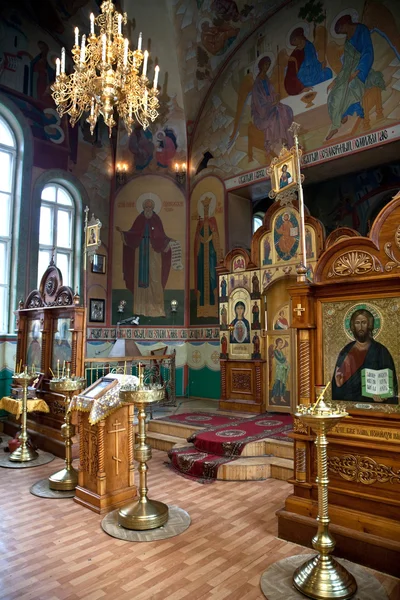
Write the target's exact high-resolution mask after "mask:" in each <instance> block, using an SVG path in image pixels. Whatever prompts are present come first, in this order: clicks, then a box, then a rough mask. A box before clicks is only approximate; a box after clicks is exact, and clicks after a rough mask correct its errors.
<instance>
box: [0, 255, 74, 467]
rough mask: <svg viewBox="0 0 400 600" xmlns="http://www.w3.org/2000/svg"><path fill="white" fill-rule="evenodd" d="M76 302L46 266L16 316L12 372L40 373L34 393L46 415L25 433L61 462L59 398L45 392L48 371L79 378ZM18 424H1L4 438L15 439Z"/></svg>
mask: <svg viewBox="0 0 400 600" xmlns="http://www.w3.org/2000/svg"><path fill="white" fill-rule="evenodd" d="M79 301H80V299H79V296H77V295H74V292H73V290H72V288H70V287H68V286H64V285H63V280H62V273H61V271H60V270H59V269H58V268H57V267H56V265H55V264H54V262H53V261H52V262H51V263H50V265H49V267H48V268H47V270H46V271H45V273H44V274H43V277H42V279H41V282H40V286H39V290H34V291H32V292H31V293H30V294H29V295H28V297H27V299H26V300H25V302H24V303H20V308H19V310H18V311H17V327H18V334H17V352H16V367H17V368H18V366H23V365H28V367H29V368H30V369H31V368H32V366H33V365H34V366H35V369H36V371H40V372H41V373H43V375H44V377H43V379H42V381H41V383H40V386H39V388H38V390H37V392H36V396H37V397H38V398H43V399H44V400H45V401H46V402H47V404H48V406H49V409H50V412H49V413H42V412H37V413H29V414H28V430H29V434H30V437H31V438H32V439H33V441H34V443H35V444H37V445H38V446H39V447H40V448H42V449H44V450H47V451H50V452H53V453H54V454H56V455H57V456H64V454H65V449H64V441H63V439H62V437H61V434H60V428H61V425H62V424H63V422H64V396H62V395H60V394H57V393H55V392H52V391H51V390H50V387H49V380H50V378H51V371H50V369H51V370H52V371H53V372H54V373H56V372H57V365H58V364H59V365H60V369H62V367H63V364H64V362H70V363H71V374H74V375H77V376H83V375H84V338H85V336H84V326H85V325H84V320H85V319H84V317H85V309H84V308H83V307H81V306H79ZM18 429H19V422H16V421H15V419H13V418H12V417H11V416H10V417H9V419H8V420H7V421H6V423H5V431H6V433H10V434H15V432H16V431H17V430H18Z"/></svg>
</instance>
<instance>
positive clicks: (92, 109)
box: [90, 98, 94, 117]
mask: <svg viewBox="0 0 400 600" xmlns="http://www.w3.org/2000/svg"><path fill="white" fill-rule="evenodd" d="M90 116H91V117H93V116H94V98H92V104H91V107H90Z"/></svg>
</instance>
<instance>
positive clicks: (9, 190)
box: [0, 116, 17, 333]
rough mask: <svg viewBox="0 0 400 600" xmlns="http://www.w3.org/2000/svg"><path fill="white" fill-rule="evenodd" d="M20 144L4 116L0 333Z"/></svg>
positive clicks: (0, 137)
mask: <svg viewBox="0 0 400 600" xmlns="http://www.w3.org/2000/svg"><path fill="white" fill-rule="evenodd" d="M16 156H17V143H16V139H15V135H14V133H13V130H12V129H11V127H10V126H9V124H8V123H7V121H6V120H5V119H4V118H3V117H2V116H0V173H1V177H0V214H1V218H0V331H1V332H2V333H4V332H7V331H8V314H9V297H10V271H11V258H12V257H11V253H12V226H13V213H14V198H15V168H16Z"/></svg>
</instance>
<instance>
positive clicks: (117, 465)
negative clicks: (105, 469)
mask: <svg viewBox="0 0 400 600" xmlns="http://www.w3.org/2000/svg"><path fill="white" fill-rule="evenodd" d="M120 425H122V423H120V422H119V421H118V419H117V420H116V421H115V423H113V424H112V427H115V429H111V430H110V431H107V433H115V456H113V457H112V459H113V460H115V474H116V475H118V474H119V463H120V462H122V460H121V459H120V458H119V444H118V440H119V433H121V432H122V431H126V429H125V427H124V428H123V429H118V427H119V426H120Z"/></svg>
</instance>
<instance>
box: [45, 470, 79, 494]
mask: <svg viewBox="0 0 400 600" xmlns="http://www.w3.org/2000/svg"><path fill="white" fill-rule="evenodd" d="M77 485H78V472H77V471H75V469H74V468H72V467H71V468H70V469H67V468H65V469H61V471H58V473H53V475H50V477H49V488H50V489H51V490H58V491H60V492H70V491H72V490H74V489H75V488H76V486H77Z"/></svg>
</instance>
